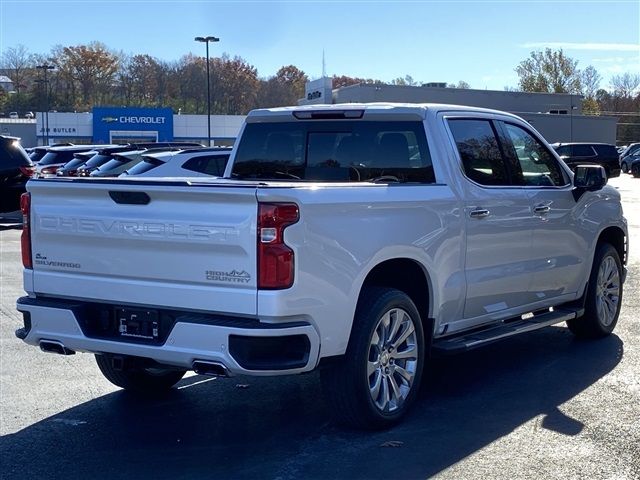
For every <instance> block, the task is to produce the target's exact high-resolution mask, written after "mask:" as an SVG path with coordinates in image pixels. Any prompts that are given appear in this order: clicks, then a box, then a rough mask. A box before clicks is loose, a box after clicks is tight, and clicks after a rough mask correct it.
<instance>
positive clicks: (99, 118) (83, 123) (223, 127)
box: [22, 107, 245, 146]
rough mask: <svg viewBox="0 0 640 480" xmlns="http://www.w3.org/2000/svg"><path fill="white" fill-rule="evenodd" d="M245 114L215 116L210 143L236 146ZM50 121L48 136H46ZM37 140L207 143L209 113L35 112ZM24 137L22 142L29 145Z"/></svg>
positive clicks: (101, 109)
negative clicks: (207, 114) (235, 142)
mask: <svg viewBox="0 0 640 480" xmlns="http://www.w3.org/2000/svg"><path fill="white" fill-rule="evenodd" d="M244 118H245V117H244V115H212V116H211V142H212V144H214V145H233V142H234V141H235V138H236V137H237V136H238V132H239V131H240V127H241V126H242V122H243V121H244ZM47 124H48V135H47ZM35 133H36V143H37V144H38V145H44V144H45V143H46V142H47V137H48V139H49V143H50V144H52V143H61V142H72V143H77V144H81V143H96V144H102V143H126V142H156V141H157V142H173V141H175V142H177V141H188V142H199V143H202V144H203V145H204V144H206V143H207V116H206V115H179V114H174V113H173V110H172V109H171V108H129V107H94V108H93V109H92V111H91V112H87V113H66V112H65V113H62V112H49V114H48V115H44V114H42V113H40V112H38V113H37V114H36V132H35ZM25 140H26V139H24V138H23V142H22V143H23V144H24V145H25V146H30V145H29V143H28V142H27V141H25Z"/></svg>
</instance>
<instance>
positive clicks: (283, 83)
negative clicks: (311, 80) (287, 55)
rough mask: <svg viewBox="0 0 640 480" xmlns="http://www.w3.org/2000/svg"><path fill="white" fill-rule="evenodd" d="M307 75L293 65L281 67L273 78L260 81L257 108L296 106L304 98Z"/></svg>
mask: <svg viewBox="0 0 640 480" xmlns="http://www.w3.org/2000/svg"><path fill="white" fill-rule="evenodd" d="M307 81H308V77H307V75H306V74H305V73H304V72H303V71H302V70H300V69H299V68H297V67H295V66H293V65H287V66H285V67H281V68H280V69H279V70H278V72H277V73H276V74H275V76H273V77H270V78H268V79H266V80H261V81H260V91H259V93H258V99H257V102H258V106H259V107H278V106H285V105H297V103H298V100H299V99H300V98H302V97H303V96H304V87H305V83H306V82H307Z"/></svg>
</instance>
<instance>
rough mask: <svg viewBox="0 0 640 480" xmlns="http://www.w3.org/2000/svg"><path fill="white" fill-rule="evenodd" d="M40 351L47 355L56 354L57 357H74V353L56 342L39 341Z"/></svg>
mask: <svg viewBox="0 0 640 480" xmlns="http://www.w3.org/2000/svg"><path fill="white" fill-rule="evenodd" d="M39 345H40V350H42V351H43V352H47V353H57V354H58V355H75V354H76V352H74V351H73V350H71V349H69V348H67V347H65V346H64V345H63V344H62V343H61V342H58V341H57V340H40V344H39Z"/></svg>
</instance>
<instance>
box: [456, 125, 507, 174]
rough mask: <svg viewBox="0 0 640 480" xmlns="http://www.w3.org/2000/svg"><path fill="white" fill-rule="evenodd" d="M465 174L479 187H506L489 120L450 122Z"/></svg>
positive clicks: (504, 169)
mask: <svg viewBox="0 0 640 480" xmlns="http://www.w3.org/2000/svg"><path fill="white" fill-rule="evenodd" d="M449 129H450V130H451V133H452V134H453V138H454V140H455V142H456V146H457V147H458V153H459V154H460V159H461V160H462V166H463V168H464V173H465V175H466V176H467V177H468V178H470V179H471V180H473V181H474V182H477V183H479V184H481V185H509V184H510V181H509V175H508V171H507V166H506V162H505V160H504V157H503V155H502V152H501V151H500V146H499V144H498V138H497V135H496V132H495V131H494V129H493V126H492V125H491V122H490V121H489V120H476V119H473V120H472V119H450V120H449Z"/></svg>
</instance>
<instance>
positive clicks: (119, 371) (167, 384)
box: [96, 353, 187, 393]
mask: <svg viewBox="0 0 640 480" xmlns="http://www.w3.org/2000/svg"><path fill="white" fill-rule="evenodd" d="M113 359H114V356H113V355H110V354H106V353H105V354H101V355H96V363H97V364H98V368H99V369H100V371H101V372H102V374H103V375H104V376H105V378H106V379H107V380H109V381H110V382H111V383H113V384H114V385H116V386H118V387H121V388H124V389H125V390H131V391H134V392H138V393H157V392H161V391H164V390H168V389H170V388H171V387H173V386H174V385H175V384H176V383H178V382H179V381H180V380H181V379H182V377H184V374H185V373H187V371H186V370H179V369H173V368H170V367H162V366H159V365H147V366H145V365H144V364H143V363H141V362H137V361H136V360H137V359H129V360H132V361H129V362H127V361H122V362H120V363H121V365H119V366H118V368H115V366H114V361H113Z"/></svg>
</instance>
